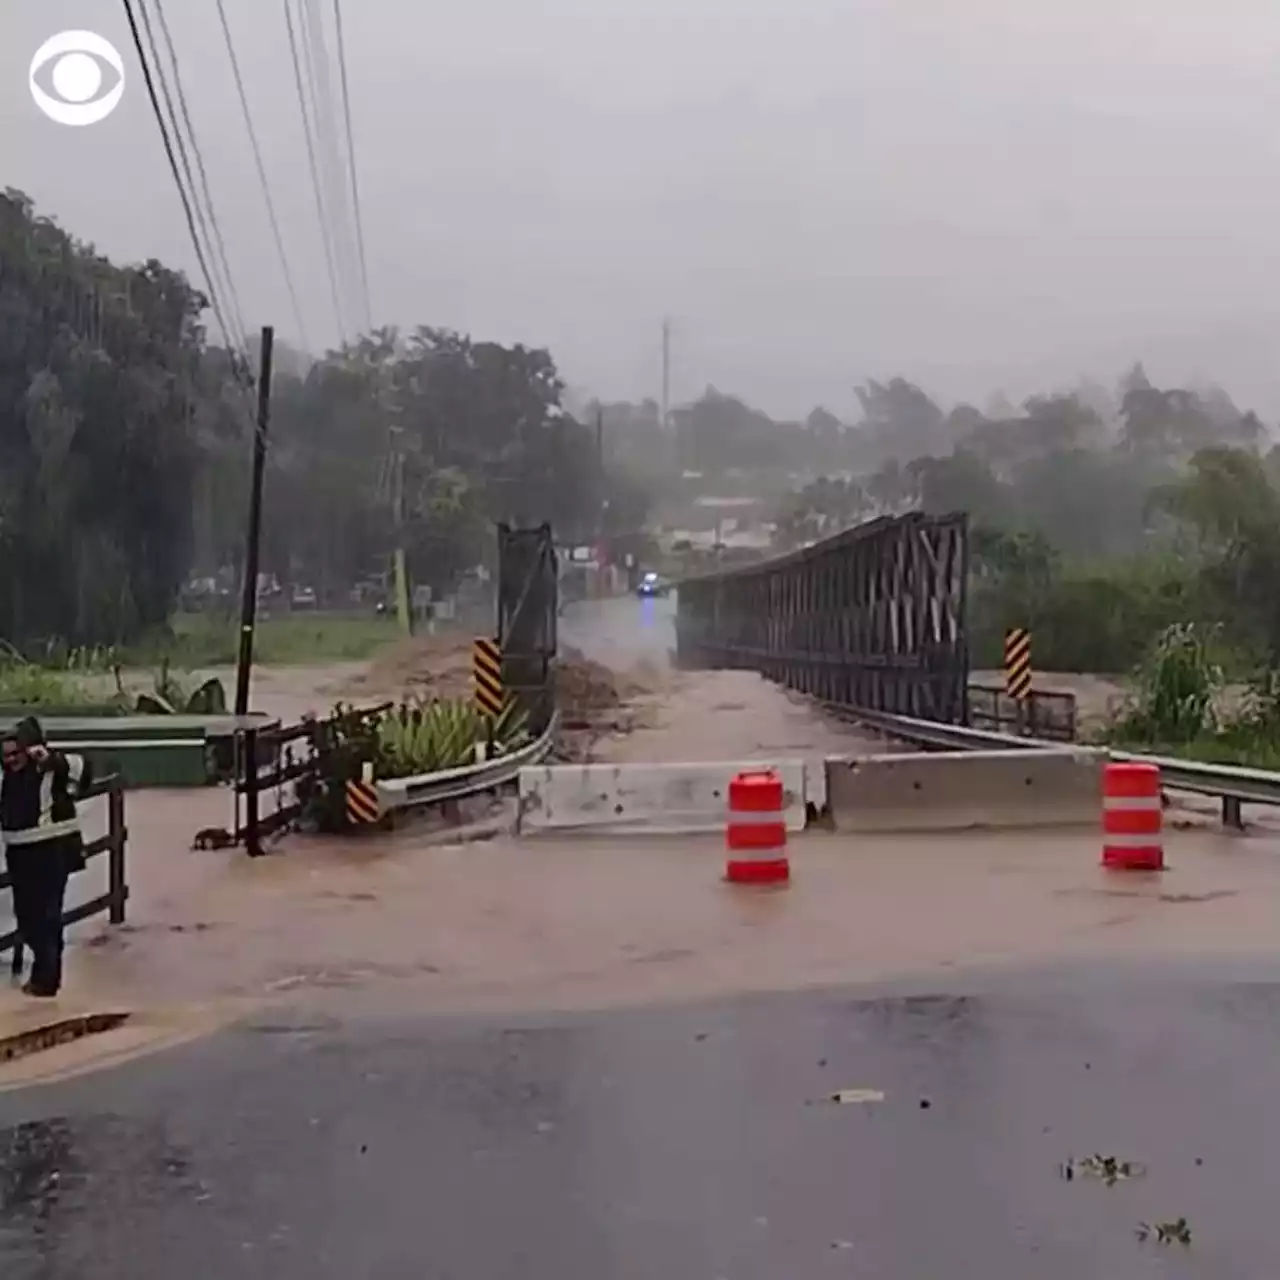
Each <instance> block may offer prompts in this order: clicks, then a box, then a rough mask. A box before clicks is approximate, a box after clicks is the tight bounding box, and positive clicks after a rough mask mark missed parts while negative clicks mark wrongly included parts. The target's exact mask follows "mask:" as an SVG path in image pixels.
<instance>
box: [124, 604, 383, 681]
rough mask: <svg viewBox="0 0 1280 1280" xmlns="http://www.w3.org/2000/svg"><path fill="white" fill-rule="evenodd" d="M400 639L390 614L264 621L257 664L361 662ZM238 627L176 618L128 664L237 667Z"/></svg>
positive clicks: (219, 620)
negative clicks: (165, 661) (162, 634)
mask: <svg viewBox="0 0 1280 1280" xmlns="http://www.w3.org/2000/svg"><path fill="white" fill-rule="evenodd" d="M399 637H400V632H399V630H398V629H397V627H396V623H395V621H394V619H393V618H392V617H390V615H384V616H379V615H370V616H366V617H343V616H341V615H324V614H303V613H297V614H287V615H285V616H282V617H270V618H263V619H262V620H261V621H260V622H259V623H258V624H257V627H256V628H255V630H254V640H253V656H254V661H255V662H260V663H265V664H267V665H273V666H274V665H281V666H283V665H300V664H305V663H311V662H358V661H361V660H363V659H365V658H368V657H370V656H371V655H372V654H374V653H376V652H377V651H378V649H380V648H382V646H383V645H386V644H390V643H391V642H392V641H394V640H397V639H398V638H399ZM238 646H239V626H238V624H237V623H235V622H233V621H232V620H231V619H229V618H228V617H226V616H225V615H221V616H219V615H216V614H212V613H210V614H199V613H187V614H179V615H177V616H176V617H175V618H174V620H173V623H172V624H171V627H170V629H169V631H168V632H167V634H165V635H164V636H163V637H158V638H155V639H153V640H151V641H149V642H148V643H146V644H141V645H136V646H132V647H131V648H129V649H127V650H125V651H124V662H125V664H126V665H128V666H148V665H151V664H152V663H154V662H156V661H160V660H166V659H167V660H168V661H169V662H170V663H172V664H173V666H175V667H178V668H180V669H183V668H185V669H188V670H191V669H195V668H199V667H220V666H233V665H234V664H235V661H236V655H237V652H238Z"/></svg>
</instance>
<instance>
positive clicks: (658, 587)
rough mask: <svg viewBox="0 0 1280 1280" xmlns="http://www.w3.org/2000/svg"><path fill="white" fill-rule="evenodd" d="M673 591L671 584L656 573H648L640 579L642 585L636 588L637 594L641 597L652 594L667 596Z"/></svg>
mask: <svg viewBox="0 0 1280 1280" xmlns="http://www.w3.org/2000/svg"><path fill="white" fill-rule="evenodd" d="M670 591H671V584H670V583H669V582H663V580H662V579H661V578H660V577H658V575H657V574H656V573H646V574H645V575H644V577H642V578H641V579H640V585H639V586H638V587H637V588H636V595H638V596H639V597H640V598H641V599H645V598H646V597H652V596H665V595H668V594H669V593H670Z"/></svg>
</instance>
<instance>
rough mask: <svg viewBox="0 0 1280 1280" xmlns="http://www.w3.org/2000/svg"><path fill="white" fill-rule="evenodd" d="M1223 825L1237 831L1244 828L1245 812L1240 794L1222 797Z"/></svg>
mask: <svg viewBox="0 0 1280 1280" xmlns="http://www.w3.org/2000/svg"><path fill="white" fill-rule="evenodd" d="M1222 825H1223V826H1224V827H1232V828H1234V829H1235V830H1236V831H1243V830H1244V814H1243V812H1242V806H1241V804H1240V797H1239V796H1223V797H1222Z"/></svg>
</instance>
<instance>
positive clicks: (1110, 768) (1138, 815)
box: [1102, 760, 1164, 871]
mask: <svg viewBox="0 0 1280 1280" xmlns="http://www.w3.org/2000/svg"><path fill="white" fill-rule="evenodd" d="M1163 808H1164V805H1163V802H1162V800H1161V796H1160V769H1159V767H1158V766H1157V765H1154V764H1150V763H1149V762H1147V761H1138V760H1112V761H1109V762H1108V764H1107V766H1106V768H1105V769H1104V770H1103V774H1102V865H1103V866H1104V867H1111V868H1113V869H1115V870H1119V871H1162V870H1163V869H1164V837H1163V834H1162V828H1163V825H1164V814H1163Z"/></svg>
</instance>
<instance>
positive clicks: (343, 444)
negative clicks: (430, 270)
mask: <svg viewBox="0 0 1280 1280" xmlns="http://www.w3.org/2000/svg"><path fill="white" fill-rule="evenodd" d="M0 263H3V269H2V270H0V315H3V317H4V319H5V323H4V324H3V325H2V326H0V452H2V453H3V456H4V459H5V466H4V471H3V475H0V559H2V560H3V563H4V567H5V572H4V575H3V577H2V578H0V637H5V638H7V640H8V641H9V642H10V643H12V644H13V645H14V646H16V647H17V649H19V650H20V651H21V652H22V653H23V654H24V655H25V656H26V657H27V658H29V659H32V660H33V661H38V662H41V663H44V662H45V655H46V653H47V652H48V651H49V650H50V649H61V648H63V647H64V645H71V646H79V645H88V646H95V645H98V646H114V647H115V648H116V649H118V650H119V651H120V653H121V655H122V656H121V660H122V661H124V660H126V659H130V658H132V659H134V660H145V661H147V662H151V661H155V660H157V659H158V658H159V657H161V656H165V657H168V658H169V659H170V660H171V661H172V662H174V663H175V664H179V665H202V664H210V663H218V662H228V661H231V660H232V659H233V658H234V655H235V643H234V641H235V632H234V627H233V626H232V625H225V624H218V623H215V622H210V623H207V624H201V625H199V626H192V625H190V624H189V623H188V621H187V620H185V619H179V620H178V622H177V624H176V625H174V624H173V623H172V620H173V618H174V615H175V612H176V611H177V609H178V606H179V601H180V598H181V597H182V595H183V592H184V590H185V589H186V588H187V587H188V585H189V584H192V581H193V579H199V580H202V581H203V582H204V584H205V585H204V586H203V587H202V590H203V592H204V594H206V595H207V594H208V593H209V590H210V588H209V586H208V584H209V582H212V583H214V584H215V585H214V588H213V589H215V590H216V589H221V590H222V591H224V592H225V591H230V593H231V596H232V597H234V594H235V588H234V583H235V578H236V576H237V570H238V566H239V565H240V563H241V560H242V557H243V551H244V528H245V512H246V505H247V499H248V492H247V491H248V461H249V448H248V443H249V440H250V437H251V433H252V429H253V427H252V421H251V410H252V401H253V395H252V384H253V378H254V374H253V370H252V368H251V367H250V363H249V361H248V360H247V358H246V356H247V354H248V353H243V352H230V351H227V350H223V349H221V348H218V347H215V346H213V345H211V344H210V343H209V342H208V340H207V334H206V329H205V318H206V311H207V306H208V304H207V300H206V299H205V298H204V297H203V296H202V295H201V293H200V292H199V291H198V290H196V289H194V288H192V286H191V285H190V283H189V282H188V281H187V280H186V278H185V277H184V276H183V275H182V274H181V273H179V272H175V271H172V270H170V269H168V268H167V267H165V266H163V265H162V264H161V263H159V262H156V261H148V262H146V263H143V264H140V265H128V266H122V265H119V264H116V263H113V262H111V261H109V260H108V259H106V258H104V257H103V256H102V255H101V254H99V253H98V252H97V251H96V250H95V249H94V247H93V246H92V245H89V244H85V243H82V242H79V241H77V240H75V239H74V238H73V237H72V236H70V235H68V234H67V233H66V232H65V231H63V230H62V229H61V228H60V227H58V225H57V224H56V223H55V222H54V221H52V220H51V219H50V218H48V217H43V216H39V215H38V214H37V213H36V210H35V207H34V205H33V204H32V202H31V201H30V200H29V199H28V198H27V197H26V196H24V195H23V194H22V193H21V192H18V191H14V190H6V191H3V192H0ZM562 396H563V383H562V381H561V378H560V375H559V372H558V370H557V368H556V365H555V362H554V360H553V359H552V357H551V355H550V354H549V353H548V352H547V351H545V350H540V349H535V348H528V347H524V346H521V345H519V344H515V345H511V346H503V345H502V344H500V343H496V342H485V341H476V340H473V339H472V338H470V337H468V336H466V335H462V334H458V333H454V332H452V331H449V330H446V329H439V328H432V327H430V326H425V325H423V326H418V327H415V328H414V329H413V330H412V331H411V332H409V331H407V332H405V333H401V332H400V331H398V330H396V329H394V328H380V329H376V330H374V331H372V332H370V333H367V334H364V335H363V336H361V337H360V338H358V339H357V340H355V341H353V342H352V343H350V344H349V345H347V346H344V347H343V349H342V350H340V351H330V352H327V353H326V354H325V355H324V356H323V357H322V358H320V359H313V358H312V357H310V356H307V355H303V354H301V353H299V352H296V351H292V350H290V349H289V348H288V347H286V346H284V345H282V344H278V345H277V349H276V358H275V374H274V378H273V385H272V415H271V437H270V450H269V453H268V460H267V473H266V478H265V505H264V520H263V548H262V565H261V569H262V572H263V573H264V574H267V575H273V576H274V577H275V578H276V579H277V580H278V582H279V583H280V585H281V587H282V589H283V590H284V591H285V592H286V593H287V592H289V591H291V589H292V588H294V587H305V588H307V590H308V592H309V593H314V596H313V598H314V599H315V601H316V602H317V603H319V604H322V605H326V604H327V605H332V604H333V603H335V602H338V601H345V600H347V599H348V598H349V594H350V591H351V589H352V588H353V587H354V586H355V585H356V584H358V583H362V582H365V583H367V582H370V581H371V580H374V579H376V578H378V576H379V575H380V574H382V573H384V572H385V571H386V569H387V568H388V566H389V563H390V560H391V552H392V548H393V546H394V544H395V543H396V542H397V540H399V541H401V542H402V544H403V545H404V547H405V550H406V554H407V560H408V567H409V571H410V575H411V577H412V579H413V581H414V582H415V583H416V584H417V585H422V586H428V587H430V588H431V589H432V591H433V593H434V594H435V596H436V598H439V597H440V596H442V595H444V594H445V593H447V592H449V591H450V590H452V589H453V588H454V586H455V585H456V584H457V583H458V581H459V580H460V577H461V575H463V574H464V573H465V572H466V571H468V570H470V569H472V568H473V567H475V566H476V565H478V564H481V563H484V562H486V561H488V560H491V558H492V555H493V543H494V537H493V525H494V523H495V522H496V521H499V520H505V521H507V522H508V523H511V524H537V523H540V522H542V521H543V520H554V521H555V526H556V531H557V533H558V534H559V535H560V536H561V537H562V538H563V539H564V540H565V541H586V540H588V539H590V538H594V537H595V536H596V535H597V534H598V533H600V532H601V526H602V525H603V533H604V534H605V536H614V535H622V534H625V533H628V532H631V531H634V530H637V529H639V528H640V527H641V526H642V525H643V523H644V517H645V512H646V510H647V498H646V496H645V492H644V490H643V489H642V488H641V487H638V486H637V485H635V484H634V483H632V482H630V481H629V480H628V479H627V477H626V476H625V475H624V474H623V471H622V468H621V467H619V466H612V467H609V468H607V469H605V468H602V467H601V465H600V456H599V454H598V452H597V448H596V438H595V432H594V428H593V427H592V426H588V425H586V424H584V423H581V422H579V421H577V420H576V419H575V418H573V417H572V416H571V415H570V414H569V413H567V412H566V411H565V410H564V408H563V405H562ZM393 440H394V442H395V450H394V456H393V452H392V442H393ZM393 492H394V493H396V494H397V495H401V496H402V497H403V503H402V509H403V520H402V521H401V522H400V528H399V530H398V531H397V527H396V526H397V521H396V518H395V514H394V511H393V504H392V501H391V496H392V494H393ZM192 594H193V595H194V594H196V593H195V590H194V587H193V590H192ZM286 598H288V597H287V596H286ZM384 634H385V632H383V631H381V630H379V627H378V623H377V622H375V621H374V620H372V619H370V620H368V621H365V622H354V621H346V620H329V619H325V620H323V621H322V620H319V619H314V618H308V619H306V620H303V619H300V618H298V619H292V618H291V619H288V620H285V619H280V620H278V621H277V620H274V619H273V620H272V621H271V622H269V623H264V625H263V628H262V631H261V634H260V645H259V649H258V655H259V657H260V659H261V660H262V661H264V662H273V661H292V662H300V661H319V660H325V659H331V658H358V657H364V656H366V655H367V654H368V653H369V652H370V651H371V650H372V649H373V648H374V647H376V645H377V644H378V643H379V642H380V641H381V639H382V637H383V635H384ZM50 637H54V638H56V639H55V640H53V641H52V642H51V641H50Z"/></svg>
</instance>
